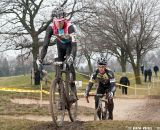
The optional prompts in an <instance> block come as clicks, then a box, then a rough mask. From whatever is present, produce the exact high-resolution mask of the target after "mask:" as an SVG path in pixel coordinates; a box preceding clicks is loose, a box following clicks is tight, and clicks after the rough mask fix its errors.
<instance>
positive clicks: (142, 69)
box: [141, 64, 144, 75]
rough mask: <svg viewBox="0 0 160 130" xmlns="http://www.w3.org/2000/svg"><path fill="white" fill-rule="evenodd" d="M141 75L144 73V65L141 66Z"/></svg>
mask: <svg viewBox="0 0 160 130" xmlns="http://www.w3.org/2000/svg"><path fill="white" fill-rule="evenodd" d="M141 73H142V75H143V73H144V65H143V64H142V65H141Z"/></svg>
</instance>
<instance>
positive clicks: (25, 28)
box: [0, 0, 80, 84]
mask: <svg viewBox="0 0 160 130" xmlns="http://www.w3.org/2000/svg"><path fill="white" fill-rule="evenodd" d="M47 2H48V3H49V4H47ZM76 4H77V0H72V1H69V0H61V1H59V2H58V1H56V0H54V1H50V0H47V1H46V0H3V1H1V2H0V5H6V8H4V9H3V10H2V11H1V12H3V13H5V16H3V20H2V21H5V22H3V23H2V24H1V31H0V34H2V35H1V36H3V41H1V43H0V44H1V46H3V45H5V47H2V48H4V49H3V50H2V51H4V50H10V49H23V48H28V49H29V51H28V53H30V52H31V54H32V55H33V68H34V72H35V73H34V74H35V76H34V77H35V84H39V83H40V79H38V76H36V73H37V72H38V69H37V65H36V60H37V55H38V54H39V46H40V37H42V33H43V31H45V30H46V28H47V27H48V25H49V24H50V23H51V22H52V18H51V17H50V18H49V17H47V16H48V14H51V11H52V9H54V8H55V6H57V5H59V6H63V7H67V6H69V7H68V8H71V11H70V12H68V15H70V16H71V17H72V16H73V14H74V13H75V12H76V9H75V5H76ZM79 10H80V9H79ZM71 17H70V18H71ZM2 27H3V28H2ZM6 43H7V44H6Z"/></svg>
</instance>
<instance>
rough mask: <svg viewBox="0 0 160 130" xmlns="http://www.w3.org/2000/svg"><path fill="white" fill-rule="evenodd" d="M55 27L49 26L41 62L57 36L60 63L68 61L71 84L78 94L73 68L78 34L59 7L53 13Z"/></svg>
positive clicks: (56, 42)
mask: <svg viewBox="0 0 160 130" xmlns="http://www.w3.org/2000/svg"><path fill="white" fill-rule="evenodd" d="M52 17H53V25H52V26H49V27H48V28H47V30H46V35H45V39H44V44H43V47H42V50H41V53H40V59H39V60H40V62H41V63H42V62H43V59H44V57H45V55H46V53H47V49H48V46H49V44H51V43H50V40H51V37H52V36H55V37H56V39H55V41H54V44H56V45H57V50H58V58H57V60H58V61H65V60H66V61H67V63H68V65H69V66H70V69H71V71H72V74H73V80H74V81H73V82H72V83H71V86H72V90H73V91H74V92H75V93H76V86H75V80H76V74H75V69H74V66H73V63H74V60H75V57H76V51H77V42H76V32H75V28H74V26H73V25H72V24H71V23H70V21H69V20H67V19H66V13H65V12H64V10H63V8H62V7H58V8H56V9H55V10H53V12H52Z"/></svg>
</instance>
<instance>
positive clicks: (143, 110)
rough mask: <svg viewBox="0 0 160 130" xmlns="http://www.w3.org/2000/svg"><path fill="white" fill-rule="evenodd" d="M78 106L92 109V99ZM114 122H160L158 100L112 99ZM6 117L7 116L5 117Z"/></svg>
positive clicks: (46, 118)
mask: <svg viewBox="0 0 160 130" xmlns="http://www.w3.org/2000/svg"><path fill="white" fill-rule="evenodd" d="M11 101H12V102H13V103H18V104H40V103H42V104H48V103H49V102H48V101H42V102H40V101H38V100H30V99H12V100H11ZM78 105H79V106H85V107H90V108H94V99H93V98H90V103H87V102H86V100H85V99H84V98H80V99H79V101H78ZM114 106H115V107H114V112H113V113H114V120H134V121H141V120H152V121H160V114H159V113H160V109H159V108H160V99H150V98H138V99H137V98H136V99H134V98H128V97H125V98H115V99H114ZM6 117H7V116H6ZM9 118H20V119H30V120H38V121H51V117H49V116H34V115H25V116H19V117H10V116H9ZM78 120H80V121H90V120H93V116H84V115H80V116H78Z"/></svg>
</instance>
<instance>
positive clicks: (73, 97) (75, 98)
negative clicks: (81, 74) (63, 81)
mask: <svg viewBox="0 0 160 130" xmlns="http://www.w3.org/2000/svg"><path fill="white" fill-rule="evenodd" d="M70 69H71V73H72V79H71V83H70V84H71V90H72V92H73V93H74V94H73V96H72V100H73V102H75V101H77V100H78V96H77V88H76V85H75V80H76V73H75V69H74V67H73V64H71V66H70Z"/></svg>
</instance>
